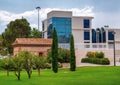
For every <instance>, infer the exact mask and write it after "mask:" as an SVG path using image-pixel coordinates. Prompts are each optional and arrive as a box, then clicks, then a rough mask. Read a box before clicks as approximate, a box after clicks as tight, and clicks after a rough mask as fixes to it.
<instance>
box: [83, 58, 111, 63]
mask: <svg viewBox="0 0 120 85" xmlns="http://www.w3.org/2000/svg"><path fill="white" fill-rule="evenodd" d="M81 62H82V63H93V64H101V65H109V64H110V61H109V60H108V58H82V60H81Z"/></svg>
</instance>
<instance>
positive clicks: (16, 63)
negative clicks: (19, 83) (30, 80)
mask: <svg viewBox="0 0 120 85" xmlns="http://www.w3.org/2000/svg"><path fill="white" fill-rule="evenodd" d="M23 63H24V62H23V58H22V57H21V56H20V53H18V54H17V55H15V56H14V57H13V68H14V71H15V75H16V76H17V78H18V80H20V77H21V75H20V73H21V70H22V68H23Z"/></svg>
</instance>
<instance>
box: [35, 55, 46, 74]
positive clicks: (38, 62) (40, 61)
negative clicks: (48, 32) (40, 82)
mask: <svg viewBox="0 0 120 85" xmlns="http://www.w3.org/2000/svg"><path fill="white" fill-rule="evenodd" d="M46 63H47V61H46V58H45V57H43V56H36V55H35V56H34V65H35V67H36V68H37V70H38V76H40V69H41V68H44V67H45V66H46Z"/></svg>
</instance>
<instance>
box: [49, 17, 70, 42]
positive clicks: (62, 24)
mask: <svg viewBox="0 0 120 85" xmlns="http://www.w3.org/2000/svg"><path fill="white" fill-rule="evenodd" d="M51 19H52V20H51V21H50V20H49V21H48V38H50V37H52V30H53V28H54V27H55V28H56V31H57V35H58V42H59V43H69V42H70V35H71V31H72V27H71V18H64V17H52V18H51ZM50 22H52V23H50Z"/></svg>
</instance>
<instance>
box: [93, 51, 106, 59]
mask: <svg viewBox="0 0 120 85" xmlns="http://www.w3.org/2000/svg"><path fill="white" fill-rule="evenodd" d="M95 57H96V58H104V53H103V52H96V53H95Z"/></svg>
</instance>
